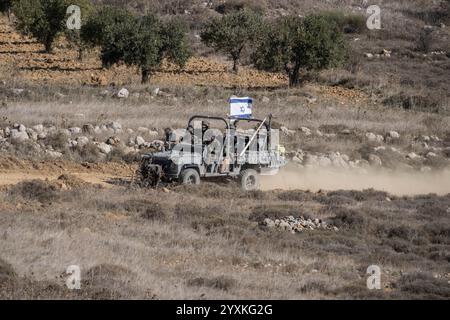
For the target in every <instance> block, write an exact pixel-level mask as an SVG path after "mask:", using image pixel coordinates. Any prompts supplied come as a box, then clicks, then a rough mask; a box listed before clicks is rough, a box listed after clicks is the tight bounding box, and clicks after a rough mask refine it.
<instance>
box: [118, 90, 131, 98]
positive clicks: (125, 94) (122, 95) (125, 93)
mask: <svg viewBox="0 0 450 320" xmlns="http://www.w3.org/2000/svg"><path fill="white" fill-rule="evenodd" d="M129 96H130V91H128V90H127V89H125V88H122V89H120V90H119V92H117V98H119V99H127V98H128V97H129Z"/></svg>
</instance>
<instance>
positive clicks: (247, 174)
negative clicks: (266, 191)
mask: <svg viewBox="0 0 450 320" xmlns="http://www.w3.org/2000/svg"><path fill="white" fill-rule="evenodd" d="M239 178H240V179H239V182H240V184H241V189H242V190H244V191H254V190H258V189H259V175H258V172H257V171H256V170H254V169H246V170H243V171H241V174H240V175H239Z"/></svg>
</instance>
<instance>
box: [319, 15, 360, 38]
mask: <svg viewBox="0 0 450 320" xmlns="http://www.w3.org/2000/svg"><path fill="white" fill-rule="evenodd" d="M321 15H322V16H323V17H325V18H326V19H327V20H330V21H333V22H334V23H335V24H336V26H337V27H338V28H339V29H340V30H341V31H342V32H344V33H362V32H364V30H366V28H367V26H366V17H365V16H364V15H361V14H354V13H345V12H343V11H327V12H323V13H321Z"/></svg>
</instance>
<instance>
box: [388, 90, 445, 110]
mask: <svg viewBox="0 0 450 320" xmlns="http://www.w3.org/2000/svg"><path fill="white" fill-rule="evenodd" d="M383 104H384V105H386V106H390V107H400V108H403V109H405V110H416V111H428V112H438V111H439V109H440V107H441V102H440V101H439V98H437V97H436V96H435V95H426V96H424V95H416V94H412V95H410V94H406V93H399V94H395V95H392V96H390V97H388V98H386V99H384V100H383Z"/></svg>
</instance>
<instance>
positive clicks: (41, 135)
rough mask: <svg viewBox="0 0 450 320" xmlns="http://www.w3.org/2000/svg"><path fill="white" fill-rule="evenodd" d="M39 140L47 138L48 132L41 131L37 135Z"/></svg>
mask: <svg viewBox="0 0 450 320" xmlns="http://www.w3.org/2000/svg"><path fill="white" fill-rule="evenodd" d="M37 138H38V140H44V139H45V138H47V133H45V132H41V133H39V134H38V135H37Z"/></svg>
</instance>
